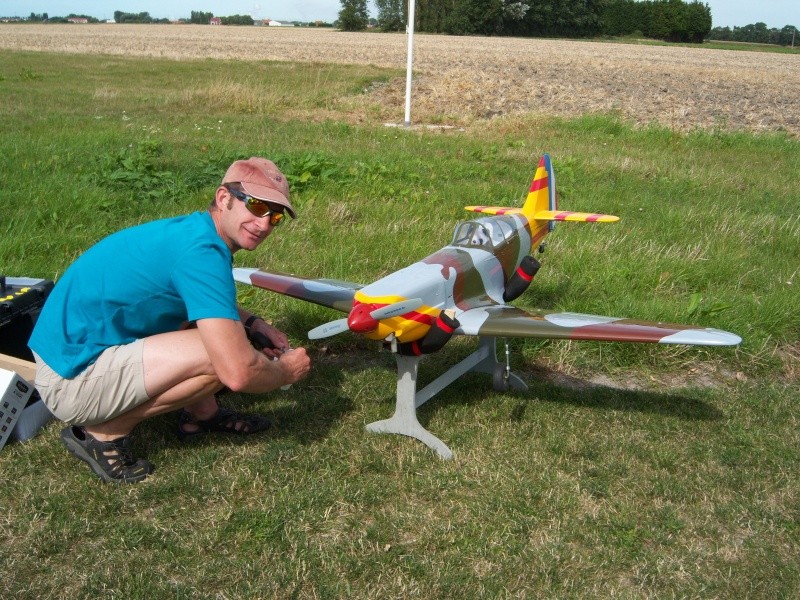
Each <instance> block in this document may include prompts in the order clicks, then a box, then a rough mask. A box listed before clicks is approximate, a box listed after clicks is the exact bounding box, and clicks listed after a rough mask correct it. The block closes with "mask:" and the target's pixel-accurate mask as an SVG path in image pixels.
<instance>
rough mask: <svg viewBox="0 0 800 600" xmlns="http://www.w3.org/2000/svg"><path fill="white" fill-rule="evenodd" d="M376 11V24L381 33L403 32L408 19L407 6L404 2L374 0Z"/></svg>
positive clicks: (401, 0)
mask: <svg viewBox="0 0 800 600" xmlns="http://www.w3.org/2000/svg"><path fill="white" fill-rule="evenodd" d="M375 6H376V7H377V9H378V20H377V24H378V27H379V28H380V30H381V31H404V30H405V28H406V23H407V21H408V17H407V16H406V15H407V13H408V8H407V7H408V4H407V3H406V2H405V1H404V0H375Z"/></svg>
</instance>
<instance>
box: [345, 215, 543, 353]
mask: <svg viewBox="0 0 800 600" xmlns="http://www.w3.org/2000/svg"><path fill="white" fill-rule="evenodd" d="M547 231H548V228H547V224H543V225H541V226H539V227H538V228H536V229H533V231H532V228H531V223H530V222H529V221H528V220H527V219H526V218H525V217H524V216H523V215H521V214H514V215H503V216H494V217H482V218H479V219H474V220H472V221H466V222H464V223H460V224H459V225H458V226H457V227H456V230H455V233H454V235H453V241H452V243H451V244H450V245H449V246H445V247H444V248H442V249H441V250H438V251H437V252H434V253H433V254H431V255H430V256H427V257H426V258H424V259H422V260H421V261H419V262H416V263H414V264H412V265H410V266H408V267H406V268H404V269H401V270H400V271H396V272H394V273H392V274H390V275H387V276H386V277H384V278H382V279H379V280H378V281H376V282H374V283H371V284H370V285H368V286H366V287H364V288H362V289H361V290H359V291H358V292H356V294H355V297H354V300H353V307H354V311H356V312H357V309H358V308H359V305H363V306H364V308H363V310H373V309H375V308H379V307H382V306H386V305H388V304H392V303H394V302H399V301H401V300H404V299H407V298H420V299H422V301H423V303H424V304H423V306H422V307H420V308H418V309H417V310H415V311H412V312H409V313H406V314H404V315H402V316H399V317H395V318H391V319H385V320H383V321H381V322H380V323H378V324H377V328H376V329H374V330H373V331H371V332H367V333H365V335H366V336H367V337H369V338H371V339H375V340H380V339H384V338H386V337H387V336H389V335H391V334H394V335H395V336H396V338H397V341H398V342H401V343H402V342H412V341H415V340H418V339H420V338H422V337H423V336H424V335H425V334H426V333H427V332H428V330H429V329H430V326H431V324H432V323H433V322H434V320H435V319H436V317H437V316H438V315H439V312H440V311H441V310H442V309H444V308H448V309H451V310H454V312H455V316H456V318H458V314H459V313H461V312H463V311H465V310H469V309H471V308H476V307H479V306H488V305H494V304H503V303H504V302H503V291H504V290H505V286H506V284H507V282H508V280H509V278H510V277H511V275H512V274H513V273H514V271H515V270H516V269H517V267H518V266H519V264H520V261H522V259H523V258H524V257H525V256H527V255H528V254H529V253H530V250H531V247H533V246H534V245H536V244H538V243H539V242H540V241H541V239H542V238H543V237H544V236H545V235H546V234H547Z"/></svg>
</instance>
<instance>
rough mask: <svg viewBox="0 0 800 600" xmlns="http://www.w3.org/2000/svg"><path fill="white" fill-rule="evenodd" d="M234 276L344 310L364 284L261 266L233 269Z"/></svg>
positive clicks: (248, 282) (347, 310)
mask: <svg viewBox="0 0 800 600" xmlns="http://www.w3.org/2000/svg"><path fill="white" fill-rule="evenodd" d="M233 278H234V279H235V280H236V281H238V282H240V283H246V284H247V285H252V286H255V287H258V288H262V289H265V290H270V291H272V292H277V293H279V294H283V295H285V296H291V297H292V298H298V299H299V300H306V301H308V302H313V303H314V304H319V305H321V306H327V307H328V308H333V309H335V310H339V311H341V312H345V313H346V312H350V310H351V309H352V308H353V296H354V295H355V293H356V291H357V290H360V289H361V288H362V287H364V286H363V285H360V284H357V283H350V282H348V281H338V280H335V279H306V278H305V277H297V276H296V275H289V274H288V273H272V272H270V271H261V270H260V269H244V268H240V267H236V268H234V269H233Z"/></svg>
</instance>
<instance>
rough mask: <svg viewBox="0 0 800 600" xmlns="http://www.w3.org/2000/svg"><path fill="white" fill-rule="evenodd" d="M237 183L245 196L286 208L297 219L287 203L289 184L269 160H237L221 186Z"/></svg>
mask: <svg viewBox="0 0 800 600" xmlns="http://www.w3.org/2000/svg"><path fill="white" fill-rule="evenodd" d="M226 183H239V184H241V186H242V189H243V190H244V192H245V193H246V194H248V195H249V196H252V197H253V198H258V199H259V200H266V201H267V202H272V203H274V204H280V205H281V206H284V207H286V212H288V213H289V215H290V216H291V217H292V218H293V219H296V218H297V213H295V211H294V207H293V206H292V203H291V202H289V182H288V181H286V177H285V176H284V174H283V173H281V172H280V169H278V167H277V166H276V165H275V163H274V162H272V161H271V160H267V159H266V158H260V157H258V156H253V157H250V158H248V159H247V160H237V161H236V162H234V163H233V164H232V165H231V166H230V167H228V170H227V171H226V172H225V177H223V178H222V183H221V185H225V184H226Z"/></svg>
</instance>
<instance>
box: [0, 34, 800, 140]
mask: <svg viewBox="0 0 800 600" xmlns="http://www.w3.org/2000/svg"><path fill="white" fill-rule="evenodd" d="M0 48H9V49H17V50H33V51H49V52H65V53H76V54H84V53H90V54H111V55H126V56H154V57H160V58H171V59H178V60H180V59H193V58H219V59H239V60H256V61H258V60H280V61H301V62H320V63H331V62H333V63H345V64H373V65H378V66H386V67H393V68H398V69H404V68H405V65H406V36H405V35H400V34H381V33H345V32H340V31H332V30H328V29H308V28H275V27H236V28H233V27H211V26H202V25H111V24H103V25H13V24H0ZM414 71H415V80H414V88H413V89H414V92H413V115H412V117H413V120H414V121H415V122H420V121H423V122H424V121H435V122H438V123H442V122H447V123H452V124H461V125H463V124H468V123H470V122H473V121H474V120H475V119H483V118H492V117H498V116H502V115H514V114H520V113H535V114H543V115H560V116H566V117H571V116H576V115H582V114H587V113H593V112H614V113H617V114H619V115H621V116H623V117H624V118H626V119H630V120H632V121H635V122H636V123H638V124H647V123H659V124H661V125H665V126H667V127H671V128H673V129H676V130H680V131H688V130H691V129H695V128H701V129H712V128H718V129H722V130H748V131H780V130H783V131H787V132H789V133H790V134H792V135H793V136H797V135H798V134H800V106H798V102H797V95H796V91H797V90H798V89H800V57H798V56H797V55H793V54H773V53H766V52H747V51H743V52H731V51H723V50H712V49H707V48H683V47H675V46H649V45H627V44H611V43H600V42H588V41H568V40H551V39H522V38H496V37H454V36H433V35H417V36H416V37H415V51H414ZM404 94H405V78H403V77H398V78H396V79H394V80H393V81H391V82H390V83H389V84H388V85H385V86H376V87H375V88H374V89H373V90H371V91H370V96H369V99H370V100H371V101H373V102H375V103H377V104H379V105H380V106H381V107H382V108H381V110H380V111H379V115H378V116H379V118H382V119H387V118H388V119H394V120H397V121H401V120H402V117H403V106H404Z"/></svg>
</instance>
